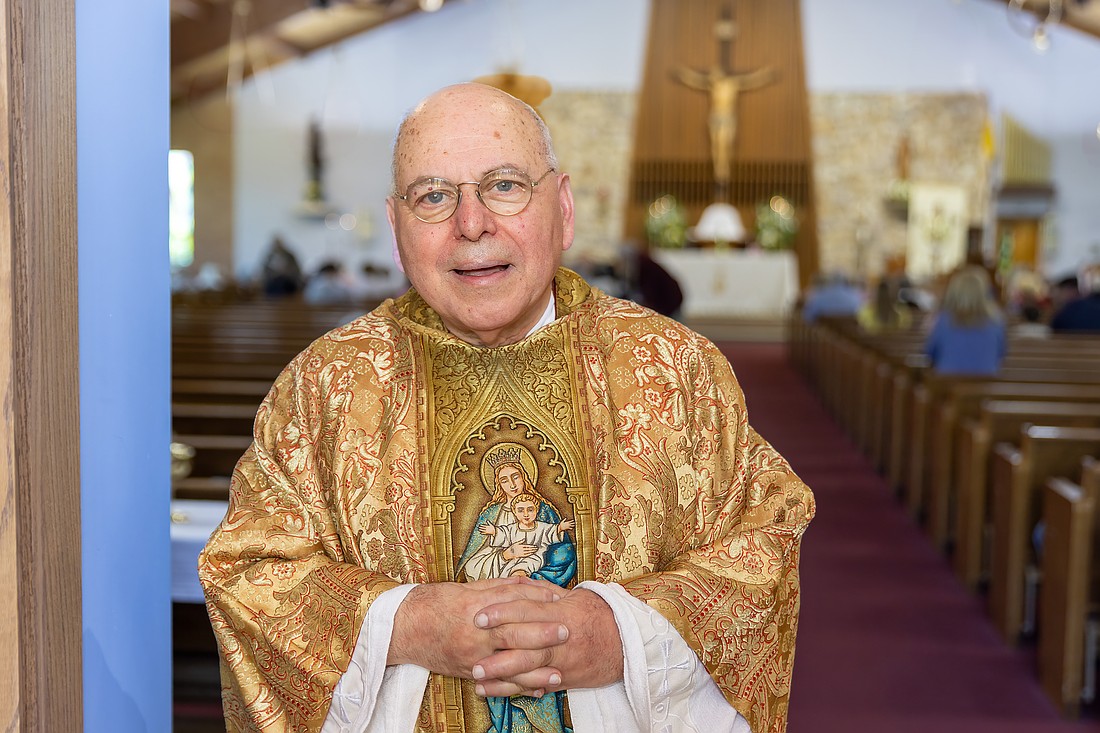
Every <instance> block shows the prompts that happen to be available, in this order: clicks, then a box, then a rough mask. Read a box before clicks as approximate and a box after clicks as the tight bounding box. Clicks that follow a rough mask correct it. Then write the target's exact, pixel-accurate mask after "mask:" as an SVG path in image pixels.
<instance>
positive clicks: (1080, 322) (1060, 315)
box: [1050, 263, 1100, 333]
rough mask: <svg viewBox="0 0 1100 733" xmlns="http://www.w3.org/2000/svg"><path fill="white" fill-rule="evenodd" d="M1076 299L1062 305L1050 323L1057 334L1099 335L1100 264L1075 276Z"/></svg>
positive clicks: (1087, 268) (1091, 266)
mask: <svg viewBox="0 0 1100 733" xmlns="http://www.w3.org/2000/svg"><path fill="white" fill-rule="evenodd" d="M1077 287H1078V288H1079V289H1080V291H1081V295H1080V297H1078V298H1074V299H1073V300H1070V301H1069V302H1068V303H1066V304H1065V305H1063V306H1062V307H1061V308H1060V309H1059V310H1058V312H1057V313H1055V314H1054V317H1053V318H1052V319H1051V321H1050V327H1051V329H1052V330H1053V331H1055V332H1058V333H1074V332H1076V333H1100V263H1096V264H1094V265H1090V266H1089V267H1086V268H1084V269H1083V270H1082V271H1081V273H1080V274H1079V275H1078V276H1077Z"/></svg>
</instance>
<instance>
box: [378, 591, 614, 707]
mask: <svg viewBox="0 0 1100 733" xmlns="http://www.w3.org/2000/svg"><path fill="white" fill-rule="evenodd" d="M386 663H387V664H403V663H411V664H417V665H420V666H421V667H424V668H426V669H428V670H431V671H432V672H437V673H439V674H443V675H448V676H451V677H461V678H464V679H473V680H476V681H477V684H476V689H477V693H478V694H479V695H483V696H486V697H509V696H511V695H531V696H534V697H539V696H541V695H543V694H545V693H547V692H555V691H557V690H563V689H570V688H584V687H603V686H604V685H608V684H611V683H612V682H617V681H619V680H621V679H622V677H623V651H622V641H621V640H620V638H619V630H618V627H617V626H616V625H615V617H614V614H613V613H612V611H611V608H610V607H609V606H608V605H607V604H606V603H605V602H604V601H603V599H602V598H600V597H599V596H598V595H597V594H595V593H593V592H592V591H589V590H584V589H573V590H566V589H563V588H560V587H558V586H556V585H554V584H553V583H548V582H546V581H544V580H530V579H528V578H521V577H516V578H504V579H493V580H478V581H474V582H471V583H427V584H424V585H419V586H417V587H416V588H413V589H412V590H411V591H410V592H409V594H408V595H407V596H406V597H405V600H404V601H403V602H402V603H401V606H400V607H399V608H398V610H397V615H396V617H395V619H394V628H393V635H392V637H391V640H390V649H389V655H388V657H387V660H386Z"/></svg>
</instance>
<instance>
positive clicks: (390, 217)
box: [386, 196, 405, 275]
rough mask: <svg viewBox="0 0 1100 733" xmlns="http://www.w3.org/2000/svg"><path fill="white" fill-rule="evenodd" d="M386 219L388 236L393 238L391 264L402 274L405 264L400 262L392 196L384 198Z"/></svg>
mask: <svg viewBox="0 0 1100 733" xmlns="http://www.w3.org/2000/svg"><path fill="white" fill-rule="evenodd" d="M386 221H388V222H389V223H390V236H391V237H392V238H393V264H395V265H397V269H398V270H400V271H401V274H402V275H403V274H405V265H404V264H402V262H401V250H400V249H398V247H397V226H396V224H395V217H394V212H393V197H392V196H390V197H389V198H388V199H386Z"/></svg>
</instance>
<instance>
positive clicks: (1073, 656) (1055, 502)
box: [1038, 459, 1100, 718]
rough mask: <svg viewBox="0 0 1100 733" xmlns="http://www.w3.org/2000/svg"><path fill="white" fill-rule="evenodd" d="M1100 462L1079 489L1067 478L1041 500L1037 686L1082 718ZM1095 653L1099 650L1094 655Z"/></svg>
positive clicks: (1093, 600) (1089, 463)
mask: <svg viewBox="0 0 1100 733" xmlns="http://www.w3.org/2000/svg"><path fill="white" fill-rule="evenodd" d="M1098 505H1100V462H1098V461H1095V460H1092V459H1086V460H1085V462H1084V467H1083V469H1082V475H1081V483H1080V485H1077V484H1073V483H1071V482H1070V481H1068V480H1066V479H1064V478H1052V479H1050V480H1049V481H1047V485H1046V489H1045V492H1044V496H1043V520H1044V523H1045V532H1044V540H1043V557H1042V563H1041V570H1042V585H1041V587H1040V591H1039V647H1038V664H1039V682H1040V683H1041V684H1042V687H1043V690H1044V691H1045V692H1046V694H1047V696H1049V697H1050V699H1051V700H1052V701H1053V702H1054V704H1055V705H1056V706H1057V707H1058V708H1059V710H1060V711H1061V712H1062V714H1063V715H1065V716H1067V717H1071V718H1076V717H1077V716H1078V714H1079V712H1080V706H1081V696H1082V690H1083V681H1084V673H1085V665H1086V664H1095V663H1096V660H1095V658H1093V659H1088V655H1087V654H1086V633H1085V627H1086V624H1087V621H1088V616H1089V613H1090V610H1091V611H1093V612H1095V610H1096V609H1097V606H1098V603H1100V598H1098V597H1097V592H1096V590H1097V589H1096V565H1095V563H1094V560H1095V559H1096V558H1097V557H1098V549H1100V548H1098V547H1097V539H1098V536H1097V507H1098ZM1094 651H1095V650H1094Z"/></svg>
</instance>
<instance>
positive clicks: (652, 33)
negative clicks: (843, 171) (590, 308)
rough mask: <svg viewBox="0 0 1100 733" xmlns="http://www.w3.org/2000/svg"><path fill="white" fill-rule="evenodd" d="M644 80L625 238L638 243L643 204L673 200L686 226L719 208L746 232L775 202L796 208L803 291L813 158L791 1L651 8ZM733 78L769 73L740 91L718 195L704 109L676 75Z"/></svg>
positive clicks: (812, 250) (812, 251) (670, 0)
mask: <svg viewBox="0 0 1100 733" xmlns="http://www.w3.org/2000/svg"><path fill="white" fill-rule="evenodd" d="M730 8H732V14H733V18H734V21H735V24H736V34H735V36H734V37H733V39H732V43H731V53H730V56H729V57H728V58H727V59H725V60H723V59H721V58H720V44H719V40H718V38H717V37H716V35H715V25H716V23H717V22H718V21H719V19H720V18H721V17H722V15H723V12H728V11H729V10H728V9H730ZM650 12H651V17H650V26H649V41H648V49H647V56H646V65H645V76H644V79H643V82H642V90H641V94H640V95H639V101H638V116H637V126H636V131H635V142H634V156H633V162H632V165H631V186H630V196H629V198H628V201H627V204H626V205H627V212H626V225H625V229H626V235H627V236H628V237H632V238H637V239H642V238H644V236H645V234H644V232H645V215H646V209H647V207H648V206H649V204H650V203H652V201H653V200H654V199H656V198H658V197H659V196H661V195H663V194H666V193H667V194H672V195H673V196H675V197H676V199H677V200H678V201H679V202H680V204H681V205H683V206H684V208H685V210H686V213H687V217H688V221H689V223H690V224H692V225H694V223H695V222H697V221H698V219H699V215H700V214H701V213H702V210H703V209H704V208H705V207H706V206H707V205H708V204H710V203H712V202H714V201H715V200H719V199H720V198H724V199H727V200H728V202H729V203H732V204H734V205H735V206H737V208H738V210H739V211H740V213H741V218H742V220H743V221H744V223H745V227H746V228H747V229H748V230H749V231H752V229H753V223H754V219H755V213H754V212H755V208H756V205H757V204H758V203H761V202H764V201H768V200H769V199H770V198H771V197H772V196H773V195H776V194H780V195H783V196H785V197H786V198H787V199H788V200H789V201H790V202H791V203H792V204H793V205H794V206H795V208H796V210H797V212H798V217H799V220H800V230H799V234H798V237H797V239H796V243H795V247H796V249H797V252H798V258H799V269H800V271H801V278H802V280H803V282H805V281H806V280H807V279H808V278H809V277H810V276H812V274H813V273H814V272H815V271H816V269H817V235H816V224H815V217H814V193H813V170H812V152H811V145H810V138H811V135H810V123H809V110H808V103H807V95H806V79H805V70H804V64H803V53H802V23H801V14H800V10H799V3H798V0H768V1H767V2H760V1H759V0H652V4H651V11H650ZM720 63H724V64H725V65H726V67H727V68H729V69H731V70H732V72H733V73H748V72H752V71H754V70H756V69H760V68H764V67H770V68H771V69H772V70H773V77H772V80H771V81H770V83H768V84H766V85H764V86H762V87H759V88H757V89H750V90H745V91H742V92H741V94H740V98H739V100H738V105H737V120H738V125H737V137H736V140H735V145H734V148H733V155H732V164H731V171H730V185H729V191H728V193H727V194H726V195H724V196H722V195H720V192H719V191H718V189H717V187H716V185H715V180H714V169H713V165H712V162H711V149H710V135H709V132H708V130H709V128H708V117H709V114H710V100H709V97H708V95H707V94H706V93H705V92H702V91H697V90H695V89H691V88H689V87H688V86H686V85H684V84H683V83H681V82H680V81H678V80H677V79H676V78H675V70H676V69H677V68H685V67H686V68H690V69H695V70H698V71H706V70H708V69H710V68H712V67H714V66H715V65H718V64H720Z"/></svg>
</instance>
